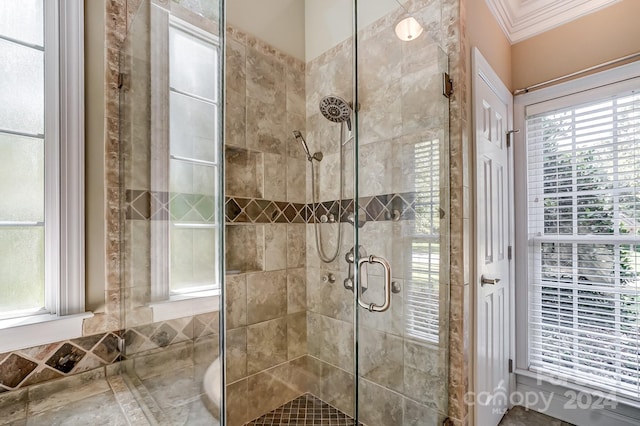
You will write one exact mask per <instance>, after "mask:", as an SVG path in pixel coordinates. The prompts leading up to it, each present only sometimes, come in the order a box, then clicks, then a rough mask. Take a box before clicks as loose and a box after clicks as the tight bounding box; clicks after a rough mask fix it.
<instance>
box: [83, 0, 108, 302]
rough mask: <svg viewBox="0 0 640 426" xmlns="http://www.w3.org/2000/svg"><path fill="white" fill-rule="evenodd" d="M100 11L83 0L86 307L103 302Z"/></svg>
mask: <svg viewBox="0 0 640 426" xmlns="http://www.w3.org/2000/svg"><path fill="white" fill-rule="evenodd" d="M104 15H105V0H102V1H96V0H85V125H86V130H85V138H86V142H85V155H86V160H85V167H86V172H85V179H86V180H85V185H86V190H85V196H86V201H85V203H86V228H85V229H86V253H87V254H86V303H87V310H90V311H95V310H100V309H101V308H102V305H104V288H105V264H104V258H105V255H104V253H105V239H104V229H105V228H104V221H105V215H104V199H105V197H104V194H105V192H104V191H105V183H104V116H105V113H104V81H105V80H104V26H105V22H104Z"/></svg>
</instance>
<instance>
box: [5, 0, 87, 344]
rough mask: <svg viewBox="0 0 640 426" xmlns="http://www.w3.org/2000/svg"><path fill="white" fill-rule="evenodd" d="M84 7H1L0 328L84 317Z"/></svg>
mask: <svg viewBox="0 0 640 426" xmlns="http://www.w3.org/2000/svg"><path fill="white" fill-rule="evenodd" d="M82 7H83V2H82V1H79V0H67V1H64V0H59V1H51V0H3V1H1V2H0V75H2V78H0V320H2V319H5V320H6V319H9V318H19V317H30V316H33V315H36V314H44V316H43V317H42V318H45V317H46V318H51V316H53V317H59V316H64V315H68V314H74V313H79V312H83V311H84V266H83V265H84V252H83V246H84V234H83V231H84V220H83V204H84V185H83V182H84V171H83V164H84V158H83V152H84V128H83V124H84V119H83V114H84V112H83V110H82V106H83V105H84V98H83V96H84V94H83V89H82V87H83V75H84V70H83V63H82V57H83V32H82V25H83V10H82ZM61 22H64V25H61ZM47 314H48V315H49V316H47ZM10 323H11V324H15V321H12V322H10ZM1 328H4V327H2V324H0V329H1ZM1 349H2V348H0V350H1Z"/></svg>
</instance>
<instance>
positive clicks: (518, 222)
mask: <svg viewBox="0 0 640 426" xmlns="http://www.w3.org/2000/svg"><path fill="white" fill-rule="evenodd" d="M638 87H640V62H636V63H632V64H628V65H623V66H620V67H617V68H614V69H611V70H607V71H602V72H600V73H597V74H593V75H589V76H586V77H582V78H579V79H576V80H572V81H569V82H566V83H562V84H559V85H556V86H552V87H548V88H544V89H541V90H539V91H535V92H531V93H527V94H524V95H521V96H517V97H515V99H514V119H515V128H516V129H522V131H521V132H520V133H518V134H516V135H515V143H514V166H515V167H514V174H515V176H514V179H515V188H517V190H516V191H515V253H516V255H515V257H514V259H515V271H516V273H515V277H516V281H515V293H516V297H515V306H514V307H513V308H512V322H513V323H514V324H515V337H516V342H515V369H514V371H515V373H516V374H517V375H519V376H522V377H523V378H524V377H529V378H535V379H536V380H537V381H538V384H539V385H540V384H541V381H542V382H545V383H551V384H553V385H558V378H557V377H556V378H553V377H551V376H549V377H546V376H544V375H543V374H540V373H538V372H533V371H531V370H529V364H530V362H529V342H530V338H531V336H530V333H529V324H528V323H529V318H528V317H529V305H530V298H531V297H533V295H532V293H531V290H530V288H529V279H530V277H529V267H530V265H529V261H530V258H529V249H530V242H529V239H530V238H529V219H528V196H529V193H528V164H527V145H526V132H525V131H524V129H526V115H527V109H530V112H529V113H530V115H531V114H535V113H537V112H543V111H545V110H553V109H560V108H563V107H565V106H570V105H579V104H581V103H585V102H589V101H590V100H597V99H599V98H604V97H606V96H608V95H613V94H615V93H619V92H623V91H625V89H630V88H638ZM552 104H553V107H550V105H552ZM561 387H562V388H567V389H572V390H577V391H579V392H591V393H593V392H600V393H602V391H603V390H602V389H601V388H599V387H597V386H593V387H591V386H589V385H586V384H584V383H582V384H581V383H574V382H571V381H569V380H563V381H562V384H561ZM616 398H617V400H618V401H622V402H625V403H627V404H628V405H634V406H638V404H639V402H640V401H638V400H635V399H633V398H627V397H624V396H621V395H617V396H616Z"/></svg>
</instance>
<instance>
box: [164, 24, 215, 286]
mask: <svg viewBox="0 0 640 426" xmlns="http://www.w3.org/2000/svg"><path fill="white" fill-rule="evenodd" d="M169 52H170V53H169V57H170V61H169V74H170V101H169V103H170V112H169V123H170V124H169V126H170V129H171V130H170V135H169V153H170V164H169V173H170V200H171V201H170V215H171V229H170V240H171V250H170V252H171V274H170V294H171V295H174V296H175V295H177V296H180V295H185V294H193V293H198V292H202V291H207V290H213V289H214V288H218V287H219V279H218V276H217V270H218V268H217V263H216V260H217V258H218V253H217V251H216V250H217V244H216V243H217V241H218V234H217V232H218V226H217V224H216V193H217V188H218V185H217V176H218V156H217V152H218V143H217V134H218V129H217V127H218V126H217V124H218V123H217V117H218V98H219V95H218V80H217V78H216V76H215V75H213V73H215V72H216V71H217V69H218V65H217V63H218V57H219V49H218V43H217V38H215V37H214V36H213V35H212V34H210V33H208V32H205V31H202V30H199V29H198V28H196V27H194V26H191V25H188V24H186V23H184V22H182V21H178V20H176V19H174V20H172V23H171V26H170V27H169Z"/></svg>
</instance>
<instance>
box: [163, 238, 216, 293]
mask: <svg viewBox="0 0 640 426" xmlns="http://www.w3.org/2000/svg"><path fill="white" fill-rule="evenodd" d="M216 242H217V239H216V230H215V229H199V228H196V229H193V228H191V229H190V228H180V227H177V226H174V227H173V228H172V229H171V291H172V292H175V293H185V292H189V291H196V290H198V289H202V288H203V287H205V288H213V287H217V286H218V284H217V281H216V277H217V274H216V265H215V262H211V259H212V258H215V256H216Z"/></svg>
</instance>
